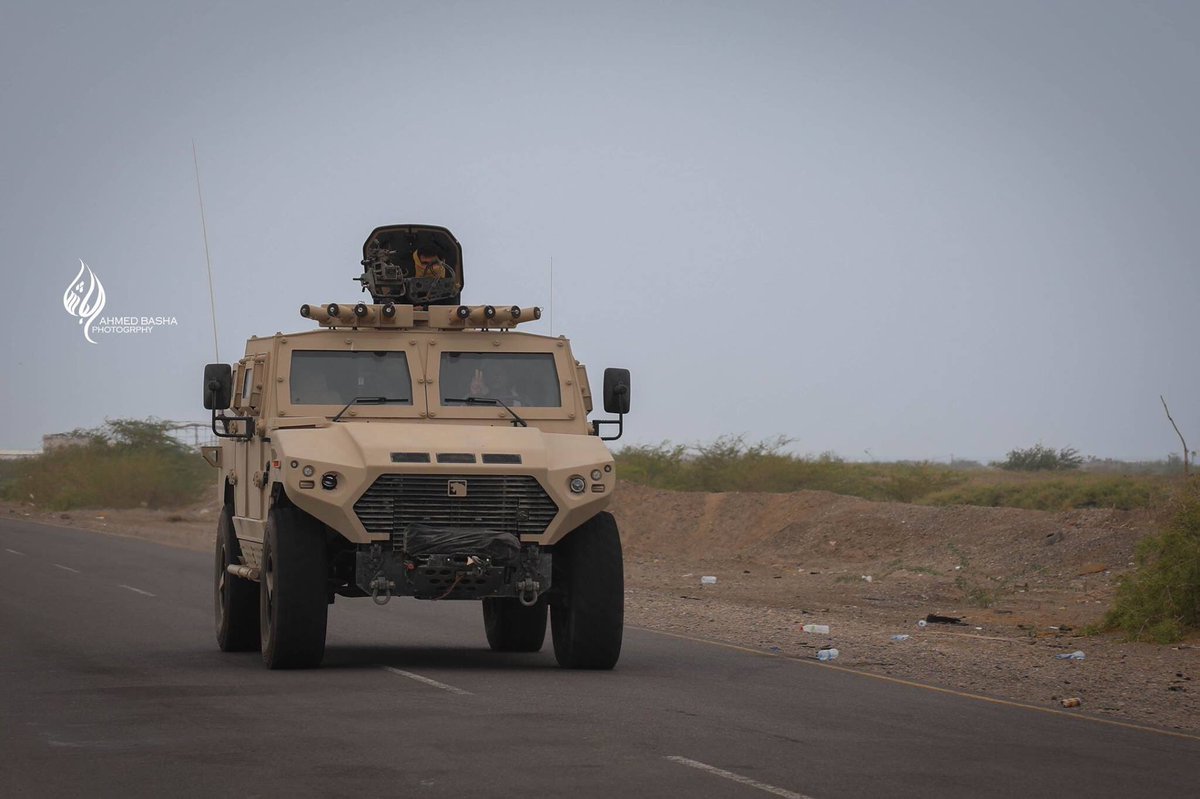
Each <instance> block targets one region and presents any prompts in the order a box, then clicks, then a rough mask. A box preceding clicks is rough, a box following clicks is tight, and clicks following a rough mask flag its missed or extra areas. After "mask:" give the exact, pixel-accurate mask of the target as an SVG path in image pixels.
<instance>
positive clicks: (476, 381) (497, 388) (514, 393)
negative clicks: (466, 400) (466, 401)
mask: <svg viewBox="0 0 1200 799" xmlns="http://www.w3.org/2000/svg"><path fill="white" fill-rule="evenodd" d="M471 396H472V397H490V398H492V399H498V400H500V401H501V402H503V403H504V404H506V405H518V406H519V405H528V404H529V402H528V400H527V399H526V398H525V396H524V395H522V394H521V392H520V391H519V390H518V389H517V386H516V384H515V383H514V381H513V379H512V375H511V374H509V372H508V370H507V369H504V368H502V367H501V368H497V366H496V365H492V364H488V363H485V364H484V365H483V367H482V368H480V369H476V370H475V376H474V377H472V378H471Z"/></svg>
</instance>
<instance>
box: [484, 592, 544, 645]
mask: <svg viewBox="0 0 1200 799" xmlns="http://www.w3.org/2000/svg"><path fill="white" fill-rule="evenodd" d="M483 629H484V632H486V633H487V641H488V646H490V647H491V648H492V650H493V651H496V652H540V651H542V644H543V643H545V641H546V600H545V598H544V597H543V598H541V599H539V600H538V601H537V602H536V603H535V604H533V605H531V606H529V607H525V606H524V605H522V604H521V603H520V601H518V600H516V599H511V598H507V597H504V598H502V597H489V598H488V599H485V600H483Z"/></svg>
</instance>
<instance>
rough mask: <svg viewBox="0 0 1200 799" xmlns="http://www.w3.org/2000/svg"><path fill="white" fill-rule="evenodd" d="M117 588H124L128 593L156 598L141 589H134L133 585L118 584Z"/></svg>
mask: <svg viewBox="0 0 1200 799" xmlns="http://www.w3.org/2000/svg"><path fill="white" fill-rule="evenodd" d="M117 588H124V589H125V590H126V591H132V592H133V593H135V594H141V595H142V596H155V595H154V594H152V593H150V592H149V591H143V590H142V589H140V588H134V587H133V586H132V585H125V584H124V583H121V584H118V585H117Z"/></svg>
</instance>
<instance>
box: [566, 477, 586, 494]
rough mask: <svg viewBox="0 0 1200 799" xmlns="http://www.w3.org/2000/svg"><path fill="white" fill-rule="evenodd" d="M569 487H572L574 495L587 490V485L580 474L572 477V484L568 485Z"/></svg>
mask: <svg viewBox="0 0 1200 799" xmlns="http://www.w3.org/2000/svg"><path fill="white" fill-rule="evenodd" d="M567 485H568V486H569V487H570V489H571V493H572V494H582V493H583V492H584V490H585V489H586V488H587V483H586V482H584V480H583V476H582V475H578V474H574V475H571V482H569V483H567Z"/></svg>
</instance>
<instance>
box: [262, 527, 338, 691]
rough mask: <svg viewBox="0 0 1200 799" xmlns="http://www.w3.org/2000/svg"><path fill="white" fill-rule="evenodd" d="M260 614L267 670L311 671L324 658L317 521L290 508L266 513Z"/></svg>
mask: <svg viewBox="0 0 1200 799" xmlns="http://www.w3.org/2000/svg"><path fill="white" fill-rule="evenodd" d="M258 594H259V615H260V622H261V623H260V628H261V635H262V656H263V662H264V663H265V664H266V665H267V667H268V668H272V669H310V668H315V667H316V666H319V665H321V659H322V658H323V657H325V626H326V623H327V621H328V618H329V576H328V558H327V556H326V553H325V530H324V527H323V526H322V525H321V524H320V522H318V521H316V520H315V519H313V518H312V517H311V516H309V515H307V514H305V513H303V512H301V511H300V510H298V509H296V508H292V507H275V508H272V509H271V512H270V514H269V515H268V516H267V532H266V536H265V538H264V540H263V553H262V576H261V579H260V583H259V592H258Z"/></svg>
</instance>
